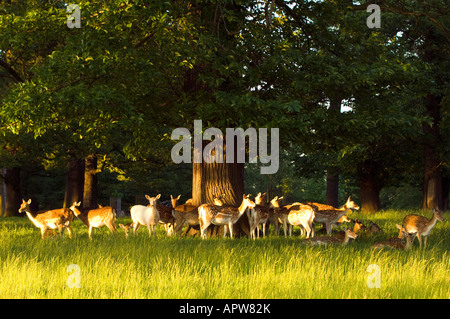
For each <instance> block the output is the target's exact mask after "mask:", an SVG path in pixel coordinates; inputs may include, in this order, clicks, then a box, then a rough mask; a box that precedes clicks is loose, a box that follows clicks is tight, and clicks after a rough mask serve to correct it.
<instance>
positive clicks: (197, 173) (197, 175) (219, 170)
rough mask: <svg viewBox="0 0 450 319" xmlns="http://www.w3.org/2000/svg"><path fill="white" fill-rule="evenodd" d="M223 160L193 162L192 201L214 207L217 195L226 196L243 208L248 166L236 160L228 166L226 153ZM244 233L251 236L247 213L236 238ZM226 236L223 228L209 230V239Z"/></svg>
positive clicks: (236, 228)
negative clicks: (222, 161)
mask: <svg viewBox="0 0 450 319" xmlns="http://www.w3.org/2000/svg"><path fill="white" fill-rule="evenodd" d="M205 143H206V144H207V142H206V141H204V143H203V146H205ZM235 145H236V144H235ZM225 148H226V147H224V149H225ZM195 151H196V150H195V149H194V152H195ZM202 153H203V149H202ZM236 153H237V152H235V153H234V154H236ZM223 158H224V163H216V162H214V163H206V162H205V161H204V160H203V161H202V163H195V162H193V165H192V169H193V177H192V200H193V203H194V205H201V204H205V203H209V204H212V203H213V198H214V196H218V195H220V196H222V197H223V199H224V203H225V204H227V205H232V206H236V207H238V206H239V205H241V202H242V195H243V194H244V164H243V163H236V162H237V161H236V159H235V160H234V162H235V163H226V156H225V152H224V157H223ZM189 234H191V235H194V234H195V231H189ZM244 234H247V235H248V234H249V224H248V218H247V215H246V214H245V213H244V214H243V215H242V216H241V218H240V219H239V220H238V221H237V222H236V224H235V225H234V227H233V236H236V237H239V236H242V235H244ZM222 235H223V227H220V229H219V227H217V226H214V225H211V226H210V227H209V229H208V236H222Z"/></svg>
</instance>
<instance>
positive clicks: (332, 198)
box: [326, 98, 342, 207]
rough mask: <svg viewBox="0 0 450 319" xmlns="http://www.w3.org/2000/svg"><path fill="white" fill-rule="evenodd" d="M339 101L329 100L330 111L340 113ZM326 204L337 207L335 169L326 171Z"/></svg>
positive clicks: (337, 181) (335, 99) (336, 175)
mask: <svg viewBox="0 0 450 319" xmlns="http://www.w3.org/2000/svg"><path fill="white" fill-rule="evenodd" d="M341 101H342V100H341V99H340V98H330V111H331V112H337V113H341ZM326 204H327V205H331V206H333V207H338V205H339V174H338V170H337V169H336V168H331V167H330V168H328V170H327V191H326Z"/></svg>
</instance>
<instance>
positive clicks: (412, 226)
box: [399, 208, 445, 249]
mask: <svg viewBox="0 0 450 319" xmlns="http://www.w3.org/2000/svg"><path fill="white" fill-rule="evenodd" d="M432 212H433V217H432V218H431V219H428V218H426V217H424V216H420V215H414V214H411V215H407V216H405V218H404V219H403V223H402V227H403V228H404V230H405V232H406V233H417V240H419V245H420V247H422V237H425V241H424V249H425V248H426V247H427V239H428V235H430V232H431V230H432V229H433V227H434V226H435V225H436V222H437V221H438V220H439V221H441V222H443V221H444V220H445V219H444V216H443V215H442V212H441V211H440V210H439V209H434V208H433V209H432ZM402 237H403V233H402V231H400V233H399V238H402Z"/></svg>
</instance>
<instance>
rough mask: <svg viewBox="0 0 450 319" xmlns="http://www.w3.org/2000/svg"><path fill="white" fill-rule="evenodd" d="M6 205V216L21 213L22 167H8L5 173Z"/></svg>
mask: <svg viewBox="0 0 450 319" xmlns="http://www.w3.org/2000/svg"><path fill="white" fill-rule="evenodd" d="M5 184H6V203H5V204H6V206H5V213H4V215H3V216H4V217H12V216H18V215H19V208H20V204H21V190H20V167H13V168H8V169H7V170H6V174H5Z"/></svg>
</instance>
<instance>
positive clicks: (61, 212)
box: [19, 198, 73, 239]
mask: <svg viewBox="0 0 450 319" xmlns="http://www.w3.org/2000/svg"><path fill="white" fill-rule="evenodd" d="M30 204H31V198H30V199H29V200H28V201H25V200H23V199H22V205H20V208H19V213H24V212H25V213H26V214H27V216H28V218H29V219H30V220H31V222H32V223H33V225H34V226H36V227H37V228H39V229H40V230H41V238H42V239H44V235H45V232H46V231H47V230H48V229H56V228H57V229H58V231H59V233H60V235H61V236H63V235H64V229H67V232H68V233H69V238H72V228H71V224H72V221H73V214H72V212H71V211H70V209H68V208H60V209H53V210H47V211H45V210H41V211H38V212H33V211H32V210H31V208H30Z"/></svg>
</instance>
